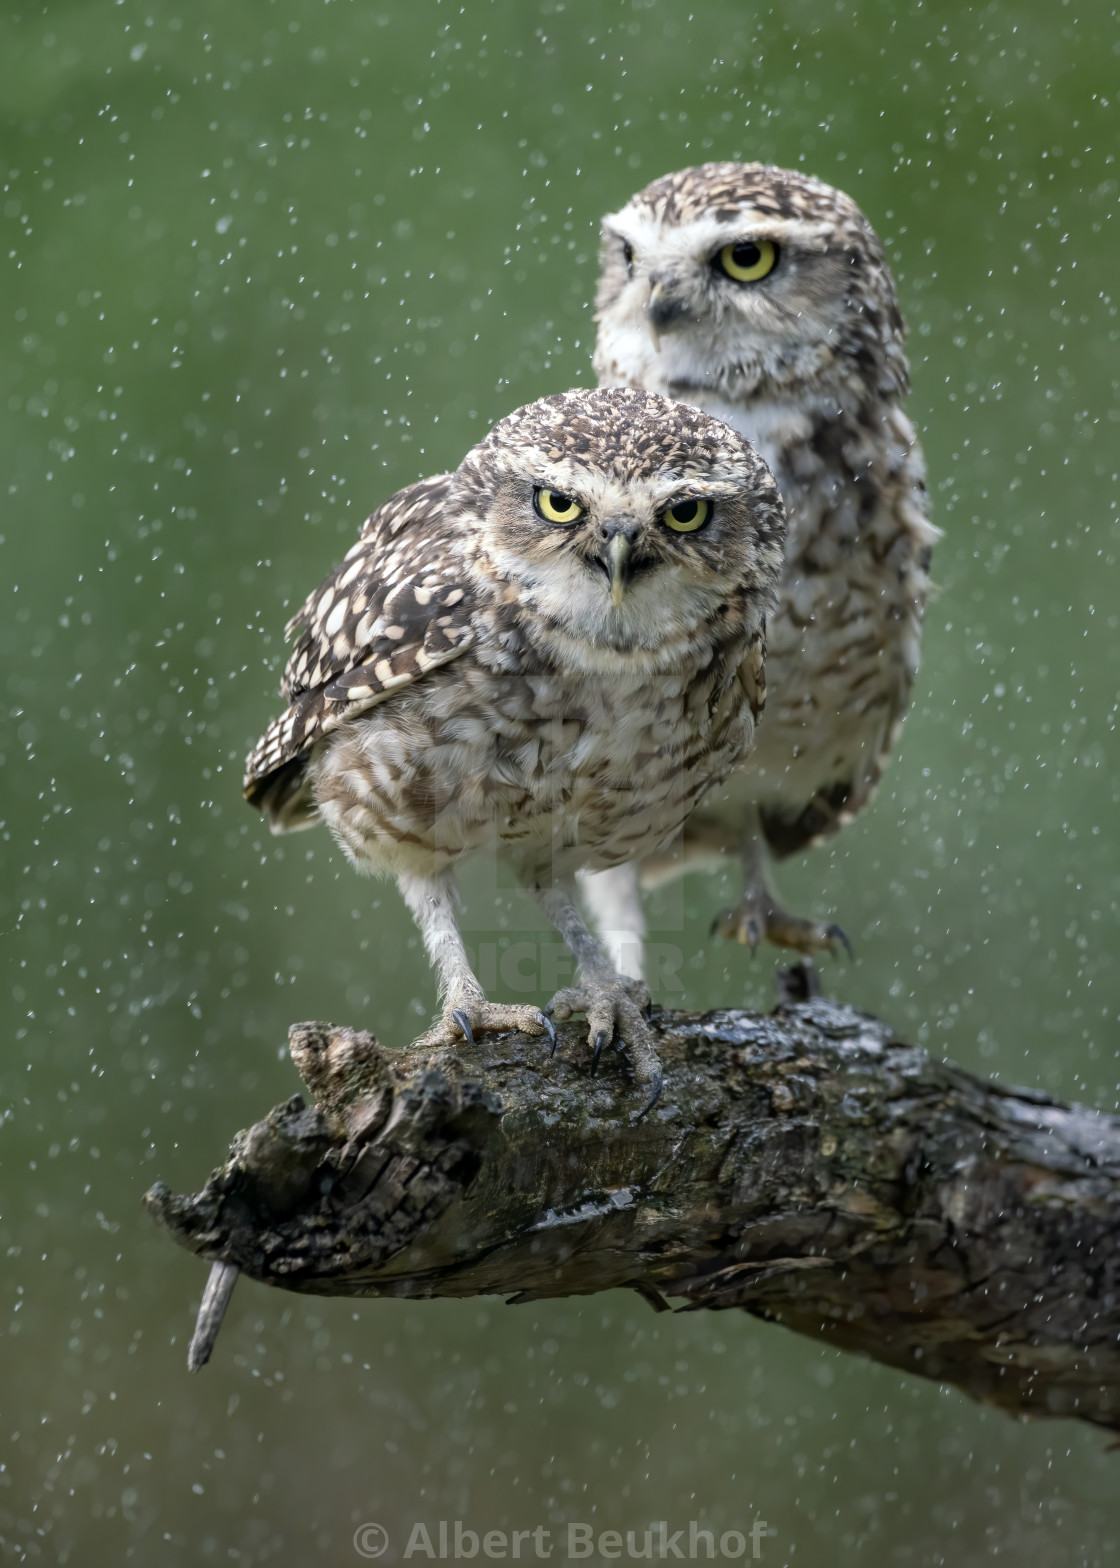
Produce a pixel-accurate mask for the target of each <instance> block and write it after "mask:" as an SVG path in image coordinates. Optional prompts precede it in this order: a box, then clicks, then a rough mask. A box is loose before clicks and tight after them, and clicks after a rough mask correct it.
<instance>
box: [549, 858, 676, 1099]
mask: <svg viewBox="0 0 1120 1568" xmlns="http://www.w3.org/2000/svg"><path fill="white" fill-rule="evenodd" d="M536 897H537V901H538V902H539V904H540V906H541V908H542V909H543V910H544V912H545V914H546V915H547V916H548V918H549V920H551V922H552V924H553V925H554V926H555V927H556V929H557V931H559V933H560V935H561V936H562V937H563V938H564V941H565V943H566V944H567V947H568V951H569V952H570V953H571V955H572V957H573V958H574V959H575V961H576V965H577V968H578V971H579V973H578V979H577V983H576V984H575V985H573V986H566V987H565V988H564V989H563V990H562V991H557V993H556V995H555V996H554V997H553V998H552V1001H551V1002H549V1004H548V1011H549V1012H550V1013H552V1014H554V1015H555V1017H557V1018H560V1019H564V1018H570V1017H571V1016H572V1014H573V1013H586V1015H587V1038H588V1043H589V1044H590V1046H591V1071H592V1072H594V1071H595V1068H596V1066H597V1065H598V1062H599V1057H600V1056H601V1054H602V1051H603V1047H604V1046H605V1045H609V1044H610V1042H611V1040H613V1039H614V1038H615V1036H616V1035H617V1036H618V1040H619V1043H620V1044H621V1045H624V1046H625V1047H626V1051H627V1054H628V1055H629V1057H630V1063H631V1066H632V1067H633V1069H634V1077H635V1078H636V1079H637V1080H638V1082H639V1083H641V1084H645V1085H646V1086H647V1087H648V1089H649V1097H648V1099H647V1100H646V1103H645V1106H644V1108H643V1109H642V1112H641V1114H642V1115H643V1116H644V1115H645V1114H646V1111H648V1110H651V1109H652V1108H653V1106H654V1105H655V1104H656V1103H657V1099H658V1096H659V1095H660V1093H661V1086H662V1082H663V1079H662V1074H661V1063H660V1062H659V1061H658V1059H657V1052H656V1050H655V1049H654V1044H653V1036H652V1034H651V1033H650V1030H649V1025H648V1024H647V1023H646V1021H645V1018H644V1017H643V1011H644V1009H645V1008H646V1007H648V1006H649V991H648V989H647V988H646V985H645V983H644V981H641V980H634V979H632V978H631V977H630V976H629V975H622V974H619V973H618V971H617V970H616V969H615V967H614V965H613V964H612V963H611V960H610V957H609V956H608V954H607V951H606V949H605V948H604V947H603V946H602V945H601V943H599V942H597V941H596V940H595V938H594V937H593V936H592V935H591V932H590V931H589V930H588V929H587V926H586V924H585V923H584V919H583V916H582V915H581V914H580V912H579V908H578V906H577V904H576V900H575V893H574V890H573V889H572V888H570V887H564V886H558V887H544V888H537V889H536Z"/></svg>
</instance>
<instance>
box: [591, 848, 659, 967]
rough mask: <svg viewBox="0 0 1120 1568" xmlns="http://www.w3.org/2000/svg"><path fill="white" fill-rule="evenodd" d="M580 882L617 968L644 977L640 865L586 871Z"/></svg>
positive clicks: (594, 920) (596, 924) (644, 931)
mask: <svg viewBox="0 0 1120 1568" xmlns="http://www.w3.org/2000/svg"><path fill="white" fill-rule="evenodd" d="M579 882H580V888H581V889H582V892H583V899H584V904H585V906H586V908H587V910H588V912H589V913H590V915H591V924H592V925H593V926H594V928H595V932H596V934H597V935H598V938H599V941H600V942H601V943H602V944H603V946H604V947H605V948H606V950H607V953H608V954H609V955H610V959H611V962H612V963H613V965H614V967H615V969H617V971H618V973H619V974H620V975H629V977H630V978H631V979H632V980H644V979H645V977H646V976H645V961H644V960H645V954H644V943H645V935H646V918H645V914H644V912H643V910H642V893H641V888H640V887H639V886H638V868H637V867H636V866H635V865H633V864H632V863H627V864H626V865H622V866H612V867H611V868H610V870H609V871H584V872H581V873H580V878H579Z"/></svg>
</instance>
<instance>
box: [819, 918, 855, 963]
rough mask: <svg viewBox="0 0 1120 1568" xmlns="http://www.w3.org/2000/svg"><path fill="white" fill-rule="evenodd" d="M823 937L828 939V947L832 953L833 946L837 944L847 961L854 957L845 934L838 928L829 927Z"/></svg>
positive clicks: (834, 926) (836, 926) (835, 926)
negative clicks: (845, 954) (845, 955)
mask: <svg viewBox="0 0 1120 1568" xmlns="http://www.w3.org/2000/svg"><path fill="white" fill-rule="evenodd" d="M825 936H827V937H829V938H830V945H831V946H832V949H833V951H835V944H836V943H837V942H839V943H840V945H841V946H842V947H843V949H844V951H845V952H846V953H847V955H848V957H849V959H854V958H855V956H856V955H855V954H854V953H853V952H852V944H851V943H850V942H849V941H848V936H847V932H845V931H844V930H843V929H842V928H841V927H840V926H838V925H831V926H829V927H828V928H827V930H826V931H825Z"/></svg>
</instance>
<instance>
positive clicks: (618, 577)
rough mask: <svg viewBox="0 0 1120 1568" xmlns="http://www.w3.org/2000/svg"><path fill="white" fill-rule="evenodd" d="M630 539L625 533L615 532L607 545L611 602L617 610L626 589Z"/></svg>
mask: <svg viewBox="0 0 1120 1568" xmlns="http://www.w3.org/2000/svg"><path fill="white" fill-rule="evenodd" d="M630 550H631V545H630V540H629V539H628V538H627V536H626V535H625V534H622V533H618V534H615V535H614V537H613V539H612V540H611V542H610V544H609V545H608V546H607V561H608V575H609V577H610V584H611V604H612V605H613V606H614V608H615V609H616V610H617V609H619V608H620V607H621V605H622V595H623V594H624V593H625V591H626V567H627V563H628V562H629V560H630Z"/></svg>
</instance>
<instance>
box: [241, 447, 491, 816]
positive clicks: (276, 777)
mask: <svg viewBox="0 0 1120 1568" xmlns="http://www.w3.org/2000/svg"><path fill="white" fill-rule="evenodd" d="M453 483H454V476H453V475H450V474H441V475H439V476H437V477H436V478H434V479H425V480H422V481H420V482H419V483H418V484H414V485H409V486H408V487H407V489H404V490H401V491H398V493H397V494H396V495H395V496H393V497H391V499H390V500H388V501H386V503H385V504H384V506H382V507H379V508H378V510H377V511H376V512H374V513H373V515H372V516H371V517H370V518H369V519H368V520H367V521H366V523H365V526H364V527H363V529H362V532H361V536H360V537H359V538H358V540H357V541H356V543H355V544H354V545H352V546H351V548H350V549H349V550H348V551H347V553H346V555H345V556H344V558H343V559H342V560H341V561H340V562H339V564H338V565H337V566H336V567H335V568H334V570H333V571H332V572H331V573H330V574H329V576H328V577H327V578H326V579H325V580H324V581H323V582H322V583H321V584H320V585H319V587H318V588H316V590H315V592H314V593H313V594H311V595H310V596H309V597H308V598H307V599H306V600H305V602H304V604H303V606H302V607H301V608H300V610H299V611H298V612H297V613H296V614H295V615H294V616H293V617H292V619H291V621H289V623H288V627H287V633H288V635H289V636H291V635H293V634H294V633H295V632H297V631H301V630H302V632H303V635H302V636H301V637H300V640H299V642H298V643H297V644H296V647H295V648H294V650H293V652H292V655H291V658H290V659H289V660H288V664H287V667H286V669H285V671H284V675H283V679H282V680H281V683H280V691H281V695H282V696H283V697H285V698H286V699H287V702H288V707H287V710H286V712H284V713H282V714H280V716H279V717H278V718H277V719H274V720H273V722H272V723H271V724H270V725H269V727H268V729H267V730H266V731H265V733H264V734H263V735H262V737H261V739H260V740H259V741H258V742H257V744H256V746H254V748H253V750H252V752H251V753H250V755H249V757H248V759H247V761H246V764H245V785H244V788H245V798H246V800H248V801H249V803H250V804H251V805H254V806H257V807H258V808H259V809H260V810H262V811H265V812H267V814H268V816H269V819H270V822H271V825H272V829H273V832H285V831H289V830H291V829H294V828H299V827H305V826H307V825H309V824H310V823H312V822H314V821H315V820H316V811H315V807H314V804H313V802H312V800H311V797H310V792H309V790H308V789H307V786H306V778H305V768H306V763H307V760H308V756H309V754H310V752H311V749H312V747H313V746H314V745H315V743H316V741H318V740H321V739H322V738H323V737H324V736H326V735H329V734H330V733H331V731H332V730H334V729H337V728H338V726H339V725H340V724H345V723H348V722H349V721H350V720H351V719H355V718H357V717H358V716H359V715H360V714H362V713H365V712H366V711H367V710H368V709H370V708H373V707H375V706H376V705H377V704H378V703H379V702H383V701H384V700H385V698H387V697H389V696H391V695H392V694H393V693H394V692H397V691H399V690H400V689H401V688H402V687H404V686H408V685H411V684H412V683H413V682H414V681H417V680H419V679H420V678H421V677H422V676H424V675H426V674H427V673H428V672H429V671H430V670H434V669H437V668H438V667H439V666H440V665H441V664H447V663H448V662H449V661H450V660H451V659H454V658H457V657H458V655H459V654H461V653H463V652H465V651H466V649H467V648H469V647H470V645H471V642H472V641H473V632H472V630H471V624H470V614H471V610H472V608H473V599H472V595H471V592H470V590H469V586H468V583H467V579H466V574H465V573H464V571H463V562H462V560H461V559H460V556H459V553H458V551H457V550H455V549H454V548H449V546H451V544H452V540H451V536H450V532H449V527H448V524H449V517H448V514H449V512H450V511H453V510H454V501H453ZM421 538H422V539H423V541H424V545H423V546H422V545H421V544H420V542H419V541H420V539H421ZM424 546H426V548H425V547H424Z"/></svg>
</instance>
